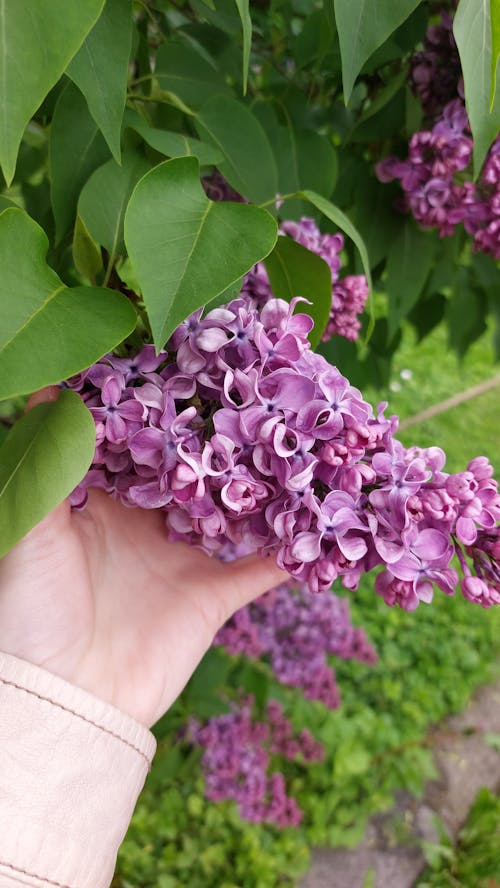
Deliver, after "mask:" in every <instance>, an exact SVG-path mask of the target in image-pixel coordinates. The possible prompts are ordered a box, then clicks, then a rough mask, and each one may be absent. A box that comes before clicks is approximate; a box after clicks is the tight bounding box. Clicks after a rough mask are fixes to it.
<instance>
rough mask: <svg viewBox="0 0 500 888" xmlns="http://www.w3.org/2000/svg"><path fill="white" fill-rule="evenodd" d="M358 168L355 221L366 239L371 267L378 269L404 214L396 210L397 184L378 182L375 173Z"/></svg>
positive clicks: (354, 209) (354, 210)
mask: <svg viewBox="0 0 500 888" xmlns="http://www.w3.org/2000/svg"><path fill="white" fill-rule="evenodd" d="M364 172H365V170H360V171H358V183H357V185H356V188H355V195H354V208H353V211H352V220H353V222H354V224H355V225H356V227H357V229H358V231H359V232H360V234H361V237H362V238H363V240H364V242H365V246H366V249H367V251H368V255H369V257H370V266H371V268H375V266H376V265H378V264H379V262H380V261H381V260H382V259H385V257H386V256H387V254H388V252H389V250H390V248H391V244H392V243H393V241H394V238H395V237H396V236H397V234H398V232H399V231H400V229H401V221H402V220H401V214H400V213H396V212H395V211H394V209H393V206H392V204H393V199H394V197H395V194H394V193H393V192H394V191H395V188H394V187H389V188H388V186H387V185H385V184H382V183H381V182H378V181H377V179H375V177H374V176H373V175H370V173H369V174H368V175H362V173H364Z"/></svg>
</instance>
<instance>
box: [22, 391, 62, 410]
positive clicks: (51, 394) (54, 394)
mask: <svg viewBox="0 0 500 888" xmlns="http://www.w3.org/2000/svg"><path fill="white" fill-rule="evenodd" d="M60 391H61V389H60V388H59V386H57V385H46V386H45V388H42V389H39V390H38V391H37V392H33V394H32V395H30V396H29V398H28V401H27V403H26V413H28V411H30V410H32V408H33V407H36V406H37V405H38V404H46V403H47V402H48V401H57V399H58V397H59V393H60Z"/></svg>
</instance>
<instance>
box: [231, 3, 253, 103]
mask: <svg viewBox="0 0 500 888" xmlns="http://www.w3.org/2000/svg"><path fill="white" fill-rule="evenodd" d="M235 3H236V6H237V8H238V13H239V16H240V19H241V27H242V31H243V95H246V92H247V83H248V68H249V66H250V50H251V48H252V19H251V17H250V8H249V7H250V2H249V0H235Z"/></svg>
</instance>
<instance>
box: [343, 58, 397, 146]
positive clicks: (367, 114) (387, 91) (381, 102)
mask: <svg viewBox="0 0 500 888" xmlns="http://www.w3.org/2000/svg"><path fill="white" fill-rule="evenodd" d="M407 77H408V72H407V71H406V70H405V69H403V70H402V71H400V72H399V74H397V75H396V76H395V77H391V79H390V80H389V82H388V83H386V84H385V85H383V86H382V88H381V89H379V91H378V93H377V95H376V96H375V98H374V99H373V101H371V102H370V104H369V105H368V107H366V108H365V109H364V111H363V113H362V114H361V116H360V117H358V119H357V120H356V122H355V124H354V126H353V128H352V130H351V132H350V133H349V134H348V136H347V139H346V140H345V141H346V143H347V142H349V141H350V139H351V138H352V136H353V135H354V134H355V132H356V130H357V129H358V128H359V127H360V126H362V125H363V124H364V123H366V121H367V120H370V118H371V117H375V115H376V114H378V113H379V112H380V111H382V110H383V109H384V108H385V107H386V106H387V105H388V104H389V103H390V102H391V101H392V99H394V97H395V96H396V95H397V93H398V92H399V90H400V89H401V87H402V86H404V84H405V82H406V80H407Z"/></svg>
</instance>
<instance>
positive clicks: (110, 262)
mask: <svg viewBox="0 0 500 888" xmlns="http://www.w3.org/2000/svg"><path fill="white" fill-rule="evenodd" d="M115 260H116V251H115V249H114V248H113V250H112V251H111V253H110V254H109V259H108V264H107V265H106V273H105V275H104V280H103V282H102V286H103V287H107V286H108V284H109V279H110V277H111V275H112V273H113V268H114V266H115Z"/></svg>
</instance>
